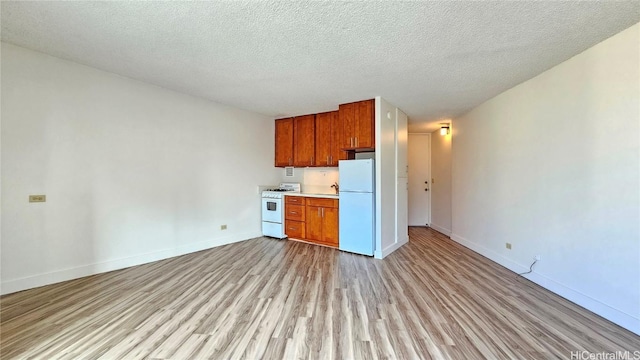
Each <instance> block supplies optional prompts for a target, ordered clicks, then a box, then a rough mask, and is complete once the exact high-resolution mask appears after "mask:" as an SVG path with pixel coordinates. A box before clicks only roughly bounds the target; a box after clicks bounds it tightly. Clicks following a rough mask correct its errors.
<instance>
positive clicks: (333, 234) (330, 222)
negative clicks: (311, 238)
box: [322, 208, 338, 246]
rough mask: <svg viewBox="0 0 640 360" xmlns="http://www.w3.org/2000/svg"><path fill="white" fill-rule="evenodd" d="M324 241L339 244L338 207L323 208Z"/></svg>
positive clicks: (329, 243)
mask: <svg viewBox="0 0 640 360" xmlns="http://www.w3.org/2000/svg"><path fill="white" fill-rule="evenodd" d="M323 211H324V213H323V215H324V217H323V223H322V225H323V226H322V235H323V239H322V241H323V242H325V243H327V244H328V245H334V246H338V209H337V208H323Z"/></svg>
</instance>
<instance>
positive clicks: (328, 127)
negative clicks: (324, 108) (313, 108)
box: [315, 113, 334, 166]
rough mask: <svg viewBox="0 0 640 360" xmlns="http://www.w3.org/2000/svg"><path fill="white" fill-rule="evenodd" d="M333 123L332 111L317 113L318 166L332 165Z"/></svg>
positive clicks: (316, 160) (316, 159)
mask: <svg viewBox="0 0 640 360" xmlns="http://www.w3.org/2000/svg"><path fill="white" fill-rule="evenodd" d="M332 134H333V123H332V116H331V113H322V114H317V115H316V158H315V163H316V166H330V165H331V155H332V153H331V151H332V150H333V148H334V146H333V143H332Z"/></svg>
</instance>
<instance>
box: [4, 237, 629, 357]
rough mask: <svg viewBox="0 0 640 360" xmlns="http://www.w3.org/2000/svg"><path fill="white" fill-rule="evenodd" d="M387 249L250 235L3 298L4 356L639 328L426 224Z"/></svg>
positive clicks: (573, 340) (486, 352) (521, 339)
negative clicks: (361, 250) (347, 249)
mask: <svg viewBox="0 0 640 360" xmlns="http://www.w3.org/2000/svg"><path fill="white" fill-rule="evenodd" d="M409 235H410V243H409V244H407V245H405V246H403V247H402V248H400V249H399V250H397V251H396V252H394V253H393V254H391V255H390V256H388V257H387V258H385V259H384V260H375V259H372V258H369V257H365V256H360V255H355V254H350V253H344V252H340V251H338V250H336V249H332V248H327V247H320V246H314V245H311V244H306V243H301V242H294V241H281V240H274V239H269V238H257V239H252V240H249V241H244V242H240V243H236V244H231V245H226V246H221V247H218V248H214V249H210V250H207V251H201V252H197V253H193V254H188V255H185V256H180V257H176V258H172V259H167V260H163V261H158V262H155V263H151V264H145V265H141V266H136V267H131V268H128V269H123V270H119V271H113V272H109V273H105V274H99V275H94V276H89V277H86V278H82V279H77V280H72V281H68V282H64V283H60V284H54V285H50V286H45V287H41V288H37V289H32V290H27V291H22V292H19V293H15V294H9V295H5V296H2V297H0V358H2V359H3V360H4V359H83V360H84V359H106V360H114V359H156V360H170V359H285V358H286V359H319V360H325V359H336V360H337V359H454V360H455V359H462V358H465V359H476V358H477V359H482V358H486V359H548V358H565V359H569V358H570V355H571V351H577V350H580V351H589V352H593V353H602V352H615V351H621V350H629V351H632V352H633V351H636V350H640V337H638V336H637V335H635V334H633V333H631V332H629V331H626V330H624V329H622V328H620V327H618V326H616V325H614V324H612V323H611V322H609V321H607V320H605V319H603V318H601V317H598V316H596V315H594V314H593V313H590V312H589V311H587V310H585V309H583V308H581V307H579V306H577V305H575V304H573V303H571V302H569V301H567V300H565V299H563V298H561V297H559V296H557V295H555V294H553V293H550V292H549V291H547V290H545V289H543V288H541V287H539V286H538V285H536V284H533V283H531V282H529V281H528V280H526V279H524V278H522V277H519V276H517V275H516V274H513V273H512V272H510V271H508V270H507V269H505V268H503V267H501V266H499V265H497V264H495V263H493V262H491V261H490V260H488V259H486V258H484V257H482V256H480V255H478V254H476V253H474V252H472V251H470V250H468V249H466V248H464V247H462V246H460V245H458V244H457V243H455V242H453V241H451V240H450V239H448V238H447V237H445V236H444V235H442V234H440V233H438V232H435V231H433V230H430V229H427V228H410V231H409Z"/></svg>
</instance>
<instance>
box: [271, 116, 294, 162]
mask: <svg viewBox="0 0 640 360" xmlns="http://www.w3.org/2000/svg"><path fill="white" fill-rule="evenodd" d="M292 165H293V119H291V118H289V119H278V120H276V159H275V166H279V167H283V166H292Z"/></svg>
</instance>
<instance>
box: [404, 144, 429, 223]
mask: <svg viewBox="0 0 640 360" xmlns="http://www.w3.org/2000/svg"><path fill="white" fill-rule="evenodd" d="M415 135H420V136H426V137H427V139H429V157H428V158H427V172H428V181H429V201H428V202H427V207H428V209H429V210H428V212H429V214H428V216H427V223H426V224H424V226H427V227H431V212H432V211H431V194H432V193H431V191H432V188H433V184H431V175H432V174H431V156H432V155H431V153H432V151H431V133H416V132H410V133H409V134H408V136H407V143H408V142H409V141H410V139H411V136H415ZM407 184H408V182H407ZM407 186H408V185H407ZM407 215H408V213H407ZM409 226H416V225H409Z"/></svg>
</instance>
